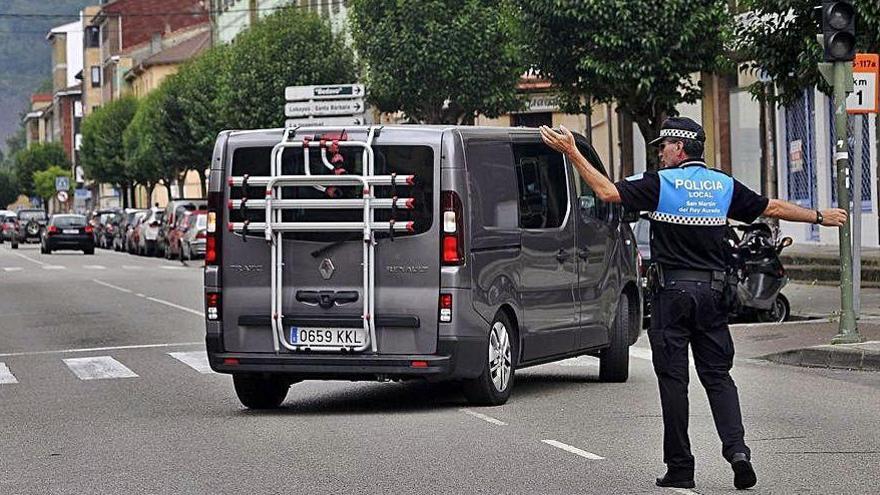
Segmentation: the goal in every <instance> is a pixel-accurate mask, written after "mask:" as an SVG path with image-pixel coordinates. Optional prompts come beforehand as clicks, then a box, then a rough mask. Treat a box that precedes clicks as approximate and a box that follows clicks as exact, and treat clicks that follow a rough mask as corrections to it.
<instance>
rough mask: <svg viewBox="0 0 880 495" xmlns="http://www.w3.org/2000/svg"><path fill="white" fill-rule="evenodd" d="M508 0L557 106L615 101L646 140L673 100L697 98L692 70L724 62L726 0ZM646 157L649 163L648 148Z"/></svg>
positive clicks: (577, 109) (580, 108)
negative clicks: (554, 92) (557, 100)
mask: <svg viewBox="0 0 880 495" xmlns="http://www.w3.org/2000/svg"><path fill="white" fill-rule="evenodd" d="M514 1H515V3H516V4H517V6H518V7H519V9H520V10H519V19H520V26H521V29H520V31H521V33H523V40H524V41H523V42H524V43H525V44H526V45H527V46H528V52H529V54H530V60H531V63H532V66H533V67H534V69H535V70H536V71H537V72H538V73H539V74H540V75H542V76H544V77H546V78H547V79H549V80H551V81H553V83H554V84H555V85H556V86H557V88H558V90H559V92H560V100H561V106H562V107H563V109H565V110H567V111H569V112H572V113H581V112H589V111H590V99H589V98H590V97H592V99H593V100H594V101H598V102H601V103H611V102H616V103H617V106H618V109H619V110H620V111H621V112H625V113H628V114H630V115H631V116H632V118H633V121H634V122H635V123H636V124H637V125H638V126H639V130H641V132H642V135H643V136H644V137H645V140H646V141H650V140H652V139H654V138H655V137H657V136H658V135H659V134H660V126H661V124H662V123H663V120H665V119H666V117H668V116H671V115H677V113H678V112H677V111H676V109H675V107H676V105H678V104H680V103H693V102H695V101H696V100H697V99H699V98H700V97H701V95H702V88H701V86H700V84H699V82H698V81H695V80H694V78H693V77H692V74H694V73H699V72H703V71H708V72H713V71H719V70H722V69H723V68H725V66H726V64H725V59H724V57H723V53H724V43H725V40H726V39H728V36H729V33H730V29H729V27H730V22H731V21H730V13H729V11H728V3H729V2H728V1H727V0H700V1H692V0H667V1H664V2H658V1H653V0H514ZM647 156H648V159H649V160H650V162H649V164H650V165H651V166H654V165H655V163H656V154H655V153H653V152H651V151H650V150H649V152H648V153H647Z"/></svg>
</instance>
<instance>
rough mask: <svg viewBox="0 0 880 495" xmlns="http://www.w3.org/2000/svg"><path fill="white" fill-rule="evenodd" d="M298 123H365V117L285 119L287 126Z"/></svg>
mask: <svg viewBox="0 0 880 495" xmlns="http://www.w3.org/2000/svg"><path fill="white" fill-rule="evenodd" d="M298 125H303V126H305V125H309V126H322V125H328V126H348V125H364V118H363V117H359V116H350V117H317V118H311V119H310V118H302V119H287V120H285V121H284V126H285V127H295V126H298Z"/></svg>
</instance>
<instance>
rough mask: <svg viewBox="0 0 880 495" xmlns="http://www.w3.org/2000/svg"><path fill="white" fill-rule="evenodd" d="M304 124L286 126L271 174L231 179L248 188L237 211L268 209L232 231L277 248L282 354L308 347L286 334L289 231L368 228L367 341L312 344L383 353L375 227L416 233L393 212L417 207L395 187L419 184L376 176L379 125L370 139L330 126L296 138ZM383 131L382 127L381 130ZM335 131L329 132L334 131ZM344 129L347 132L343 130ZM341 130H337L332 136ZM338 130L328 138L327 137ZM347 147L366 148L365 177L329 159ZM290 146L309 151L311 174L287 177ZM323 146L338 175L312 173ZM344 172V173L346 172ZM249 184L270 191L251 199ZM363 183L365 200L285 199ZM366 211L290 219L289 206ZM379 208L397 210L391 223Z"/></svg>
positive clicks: (277, 326) (233, 204) (275, 283)
mask: <svg viewBox="0 0 880 495" xmlns="http://www.w3.org/2000/svg"><path fill="white" fill-rule="evenodd" d="M297 129H298V128H286V129H284V135H283V137H282V139H281V142H279V143H278V144H276V145H275V147H274V148H272V155H271V156H272V158H271V159H272V163H271V168H270V175H269V176H254V177H251V176H248V175H243V176H232V177H229V179H228V185H229V187H230V188H232V187H241V188H242V191H243V193H242V199H235V200H230V201H229V203H228V207H229V209H230V210H233V209H241V210H246V209H254V210H258V209H262V210H264V211H265V213H266V221H264V222H249V221H248V220H245V221H243V222H230V223H229V224H228V226H227V227H228V229H229V231H231V232H238V233H241V234H242V240H243V241H246V240H247V235H248V232H249V231H252V230H256V231H263V232H264V233H265V237H266V241H267V242H268V243H269V245H270V249H271V254H272V257H271V264H272V273H271V280H272V287H271V289H272V290H271V297H272V305H271V306H272V309H271V312H272V314H271V322H272V334H273V343H274V347H275V352H276V353H277V352H280V350H281V346H283V347H284V348H286V349H288V350H291V351H296V350H300V349H302V348H303V347H308V346H299V345H293V344H291V343H289V342H288V341H287V339H286V338H285V335H284V324H283V318H284V312H283V298H282V294H283V289H284V283H283V282H284V249H283V236H284V233H285V232H359V231H360V232H362V233H363V242H364V247H363V263H362V265H363V294H364V297H363V312H362V319H363V328H364V332H365V334H366V335H367V340H366V342H364V344H363V345H360V346H358V347H344V346H333V347H323V346H320V347H319V346H316V347H311V349H312V350H315V351H363V350H366V349H367V348H368V347H369V348H370V349H371V350H372V352H377V351H378V349H377V347H376V323H375V320H376V318H375V311H376V297H375V289H376V274H375V271H376V269H375V249H376V240H375V236H374V232H375V231H386V232H390V233H391V235H392V236H393V232H395V231H399V232H404V231H410V232H411V231H412V230H413V222H411V221H408V222H395V221H394V215H393V212H394V211H395V210H396V209H412V208H413V207H414V203H415V200H414V199H413V198H398V197H397V196H396V192H395V189H394V187H395V186H396V185H401V186H403V185H412V184H413V183H414V182H415V176H413V175H397V174H390V175H374V156H373V147H372V146H373V139H374V137H375V136H376V134H377V129H376V128H375V127H370V128H369V131H368V133H367V139H366V140H365V141H349V140H347V138H346V135H345V130H344V129H337V128H325V129H322V132H323V135H310V136H305V137H302V138H301V139H300V140H298V141H297V140H295V138H296V131H297ZM380 129H381V128H380ZM328 131H329V132H328ZM340 131H341V132H340ZM332 133H335V134H332ZM330 134H332V136H331V137H330V138H329V139H328V138H326V136H328V135H330ZM341 147H346V148H361V149H363V167H362V174H361V175H342V174H340V171H339V169H338V168H337V167H336V165H334V164H333V163H331V162H330V161H328V160H327V151H328V150H329V151H331V153H333V154H334V156H333V157H332V160H333V161H334V162H336V161H337V156H339V155H338V150H339V148H341ZM285 148H301V149H302V150H303V165H304V171H305V175H283V174H282V169H281V164H282V155H283V153H284V150H285ZM315 149H318V150H320V158H321V163H322V164H323V165H324V166H325V167H326V168H328V169H330V170H333V171H334V174H333V175H329V174H323V175H320V174H312V173H311V168H310V163H309V158H310V156H309V155H310V151H312V150H315ZM342 173H344V172H342ZM249 186H265V187H266V193H265V199H263V200H256V199H254V200H252V199H248V198H247V197H246V196H247V188H248V187H249ZM352 186H354V187H357V186H360V187H361V188H362V192H363V198H361V199H341V198H336V197H331V198H327V199H284V197H283V193H282V191H283V189H282V188H284V187H314V188H316V189H319V190H321V191H325V192H326V191H327V190H328V188H335V187H352ZM375 186H391V187H392V195H394V196H393V197H391V198H377V197H375V189H374V187H375ZM300 208H301V209H362V210H363V220H362V221H360V222H284V221H283V217H282V211H283V210H290V209H300ZM376 209H391V210H392V218H391V219H390V221H388V222H376V221H375V215H374V213H375V210H376Z"/></svg>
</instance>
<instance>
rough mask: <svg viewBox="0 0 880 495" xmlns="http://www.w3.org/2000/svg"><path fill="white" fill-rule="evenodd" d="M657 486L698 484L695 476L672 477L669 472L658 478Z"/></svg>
mask: <svg viewBox="0 0 880 495" xmlns="http://www.w3.org/2000/svg"><path fill="white" fill-rule="evenodd" d="M657 486H662V487H663V488H693V487H695V486H697V484H696V483H694V477H693V476H691V477H690V478H681V477H672V476H670V475H669V473H666V474H664V475H663V477H662V478H657Z"/></svg>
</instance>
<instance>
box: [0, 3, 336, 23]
mask: <svg viewBox="0 0 880 495" xmlns="http://www.w3.org/2000/svg"><path fill="white" fill-rule="evenodd" d="M345 3H346V0H319V1H317V2H311V1H310V2H309V3H308V4H305V5H298V4H288V5H281V6H277V7H257V8H254V9H217V10H208V9H199V10H198V11H189V12H184V11H176V12H131V13H126V12H103V14H104V15H107V16H114V17H168V16H194V15H207V14H227V13H249V12H252V11H273V10H284V9H303V8H309V7H332V6H343V5H345ZM0 18H9V19H19V18H30V19H34V18H37V19H57V18H71V19H79V18H80V13H79V12H77V13H75V14H49V13H14V14H13V13H2V12H0Z"/></svg>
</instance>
